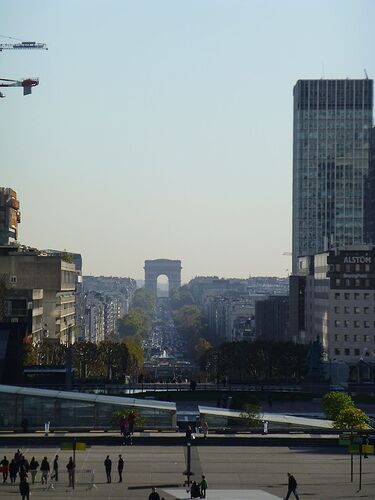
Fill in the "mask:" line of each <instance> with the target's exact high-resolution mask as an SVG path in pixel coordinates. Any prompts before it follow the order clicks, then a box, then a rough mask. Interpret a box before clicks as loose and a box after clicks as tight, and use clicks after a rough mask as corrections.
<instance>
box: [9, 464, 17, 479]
mask: <svg viewBox="0 0 375 500" xmlns="http://www.w3.org/2000/svg"><path fill="white" fill-rule="evenodd" d="M9 477H10V483H11V484H14V483H15V482H16V479H17V464H16V461H15V460H14V458H12V460H11V461H10V464H9Z"/></svg>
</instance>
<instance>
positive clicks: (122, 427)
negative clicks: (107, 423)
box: [120, 415, 126, 437]
mask: <svg viewBox="0 0 375 500" xmlns="http://www.w3.org/2000/svg"><path fill="white" fill-rule="evenodd" d="M125 427H126V418H125V415H121V417H120V434H121V436H124V437H125Z"/></svg>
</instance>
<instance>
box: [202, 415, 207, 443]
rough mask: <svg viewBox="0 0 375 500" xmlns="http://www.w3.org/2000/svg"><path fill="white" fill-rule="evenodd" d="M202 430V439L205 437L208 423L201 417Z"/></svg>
mask: <svg viewBox="0 0 375 500" xmlns="http://www.w3.org/2000/svg"><path fill="white" fill-rule="evenodd" d="M202 432H203V439H207V434H208V423H207V420H206V419H203V421H202Z"/></svg>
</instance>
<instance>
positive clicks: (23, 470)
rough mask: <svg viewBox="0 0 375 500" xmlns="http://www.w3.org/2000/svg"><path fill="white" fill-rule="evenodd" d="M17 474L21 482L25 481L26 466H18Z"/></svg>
mask: <svg viewBox="0 0 375 500" xmlns="http://www.w3.org/2000/svg"><path fill="white" fill-rule="evenodd" d="M19 475H20V481H21V483H22V481H26V479H27V470H26V467H25V466H24V465H21V466H20V472H19Z"/></svg>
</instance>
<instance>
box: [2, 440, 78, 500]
mask: <svg viewBox="0 0 375 500" xmlns="http://www.w3.org/2000/svg"><path fill="white" fill-rule="evenodd" d="M0 466H1V470H2V473H3V483H7V481H8V477H9V479H10V483H11V484H15V483H16V481H17V475H18V476H19V479H20V485H19V487H20V493H21V497H22V500H29V496H30V485H29V482H28V479H29V475H30V477H31V484H35V480H36V476H37V473H38V471H40V473H41V483H42V484H47V482H48V478H49V475H50V472H51V466H50V463H49V461H48V458H47V457H44V458H43V460H42V461H41V463H40V465H39V462H38V461H37V460H36V459H35V457H32V458H31V460H30V461H28V460H27V459H26V458H25V456H24V455H23V454H22V453H21V452H20V450H17V451H16V453H15V454H14V457H13V458H12V459H11V460H10V461H9V460H8V458H7V457H6V456H4V458H3V459H2V460H1V461H0ZM66 469H67V472H68V478H69V486H73V484H74V471H75V463H74V461H73V458H72V457H70V458H69V462H68V463H67V465H66ZM50 477H51V480H53V481H55V482H57V481H58V480H59V456H58V455H56V456H55V458H54V460H53V463H52V473H51V476H50Z"/></svg>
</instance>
